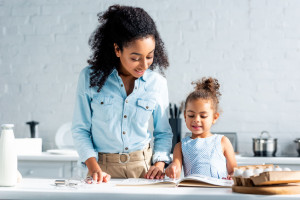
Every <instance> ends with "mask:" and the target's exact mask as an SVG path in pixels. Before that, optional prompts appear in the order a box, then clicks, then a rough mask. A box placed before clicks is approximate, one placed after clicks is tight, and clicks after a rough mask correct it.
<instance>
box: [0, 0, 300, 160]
mask: <svg viewBox="0 0 300 200" xmlns="http://www.w3.org/2000/svg"><path fill="white" fill-rule="evenodd" d="M113 3H120V4H126V5H134V6H139V7H143V8H144V9H145V10H146V11H148V12H149V14H150V15H151V16H152V17H153V18H154V20H155V21H156V23H157V26H158V29H159V31H160V34H161V36H162V38H163V40H164V42H165V45H166V49H167V51H168V55H169V58H170V64H171V65H170V68H169V69H168V70H167V72H166V76H167V79H168V84H169V93H170V94H169V96H170V101H171V102H173V103H179V102H180V101H182V100H184V99H185V97H186V95H187V94H188V93H189V92H190V91H191V90H192V86H191V85H190V82H191V81H193V80H196V79H199V78H201V77H202V76H213V77H216V78H218V79H219V81H220V83H221V86H222V90H221V91H222V93H223V95H222V99H221V107H222V109H223V113H222V115H221V117H220V120H219V122H218V124H217V125H216V126H215V127H214V130H213V131H229V132H232V131H235V132H237V133H238V137H239V138H238V141H239V150H240V152H242V153H251V151H252V138H253V137H257V136H258V135H259V133H260V132H261V131H262V130H268V131H269V132H270V133H271V135H272V136H273V137H276V138H278V154H291V155H296V150H295V148H296V147H295V146H294V144H293V139H295V138H296V137H300V129H299V124H300V65H299V64H300V26H299V20H300V12H299V9H300V1H297V0H185V1H183V0H164V1H161V0H152V1H148V0H135V1H121V0H119V1H110V0H0V123H1V124H2V123H14V124H15V125H16V128H15V134H16V136H17V137H28V136H29V128H28V127H27V125H25V122H26V121H29V120H37V121H39V122H40V126H39V131H40V136H41V137H43V141H44V149H49V148H54V147H55V144H54V135H55V132H56V130H57V129H58V127H59V126H60V125H61V124H62V123H65V122H68V121H70V120H71V117H72V112H73V106H74V95H75V88H76V82H77V78H78V74H79V72H80V70H81V69H82V68H83V67H85V66H86V65H87V63H86V60H87V59H88V57H89V55H90V51H89V47H88V44H87V42H88V38H89V35H90V34H91V33H92V31H93V30H94V28H95V27H96V25H97V16H96V14H97V13H98V12H100V11H104V10H105V9H107V7H108V6H109V5H112V4H113ZM186 131H187V129H186V128H184V130H183V132H186Z"/></svg>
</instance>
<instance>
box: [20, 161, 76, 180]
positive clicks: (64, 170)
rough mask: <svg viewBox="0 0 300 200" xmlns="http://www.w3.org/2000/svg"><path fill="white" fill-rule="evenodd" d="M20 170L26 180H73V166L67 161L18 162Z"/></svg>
mask: <svg viewBox="0 0 300 200" xmlns="http://www.w3.org/2000/svg"><path fill="white" fill-rule="evenodd" d="M18 170H19V171H20V173H21V174H22V176H23V177H26V178H53V179H55V178H71V176H72V165H71V162H66V161H55V162H53V161H27V160H26V161H18Z"/></svg>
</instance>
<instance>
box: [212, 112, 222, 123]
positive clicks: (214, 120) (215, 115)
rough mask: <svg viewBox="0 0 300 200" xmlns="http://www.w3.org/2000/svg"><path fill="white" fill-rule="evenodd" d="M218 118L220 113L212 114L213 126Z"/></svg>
mask: <svg viewBox="0 0 300 200" xmlns="http://www.w3.org/2000/svg"><path fill="white" fill-rule="evenodd" d="M219 116H220V113H218V112H216V113H215V114H214V119H213V122H212V123H213V124H215V123H216V122H217V119H218V118H219Z"/></svg>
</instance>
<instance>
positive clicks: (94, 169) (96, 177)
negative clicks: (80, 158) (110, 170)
mask: <svg viewBox="0 0 300 200" xmlns="http://www.w3.org/2000/svg"><path fill="white" fill-rule="evenodd" d="M85 164H86V166H87V168H88V169H89V172H88V174H89V175H90V176H91V177H92V178H93V181H92V180H91V181H88V182H87V183H89V184H91V183H93V182H97V183H98V184H99V183H102V182H104V183H107V182H108V181H109V180H110V178H111V176H110V175H109V174H107V173H105V172H103V171H102V170H101V168H100V166H99V165H98V163H97V160H96V158H94V157H91V158H89V159H87V160H86V161H85Z"/></svg>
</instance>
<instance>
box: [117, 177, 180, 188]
mask: <svg viewBox="0 0 300 200" xmlns="http://www.w3.org/2000/svg"><path fill="white" fill-rule="evenodd" d="M178 181H179V180H173V179H145V178H128V179H124V180H123V181H122V182H120V183H118V184H116V185H117V186H151V185H169V186H174V185H176V183H177V182H178Z"/></svg>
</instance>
